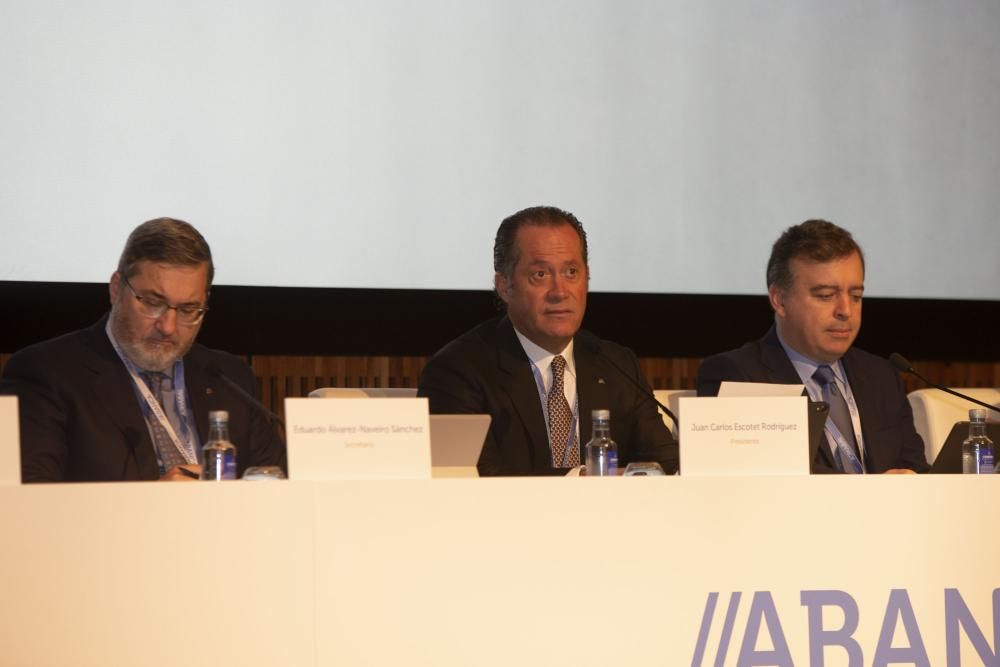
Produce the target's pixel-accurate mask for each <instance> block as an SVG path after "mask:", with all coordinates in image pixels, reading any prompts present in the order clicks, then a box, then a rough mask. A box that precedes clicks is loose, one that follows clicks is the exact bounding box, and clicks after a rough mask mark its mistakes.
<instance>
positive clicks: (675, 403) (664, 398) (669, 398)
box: [653, 389, 698, 438]
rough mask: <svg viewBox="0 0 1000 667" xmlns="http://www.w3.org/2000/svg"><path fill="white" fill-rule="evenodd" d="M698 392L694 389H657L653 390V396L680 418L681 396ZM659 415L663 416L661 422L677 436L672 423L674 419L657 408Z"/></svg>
mask: <svg viewBox="0 0 1000 667" xmlns="http://www.w3.org/2000/svg"><path fill="white" fill-rule="evenodd" d="M697 395H698V392H697V391H695V390H694V389H657V390H656V391H654V392H653V396H655V397H656V400H658V401H659V402H660V403H663V404H664V405H665V406H667V407H668V408H670V411H671V412H673V413H674V414H675V415H677V418H678V419H680V418H681V397H682V396H697ZM657 411H658V412H659V413H660V416H661V417H663V423H664V424H666V425H667V428H669V429H670V432H671V433H672V434H673V435H674V437H675V438H676V437H677V426H676V424H674V420H673V419H671V418H670V417H668V416H667V415H666V414H665V413H664V412H663V410H660V409H659V408H657Z"/></svg>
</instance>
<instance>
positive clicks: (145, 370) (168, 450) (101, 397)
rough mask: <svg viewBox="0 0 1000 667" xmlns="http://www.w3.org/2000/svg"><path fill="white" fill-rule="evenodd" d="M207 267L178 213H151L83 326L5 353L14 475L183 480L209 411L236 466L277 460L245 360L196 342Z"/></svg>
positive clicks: (198, 460)
mask: <svg viewBox="0 0 1000 667" xmlns="http://www.w3.org/2000/svg"><path fill="white" fill-rule="evenodd" d="M213 277H214V266H213V263H212V254H211V250H210V249H209V247H208V244H207V243H206V242H205V239H204V238H203V237H202V236H201V234H199V233H198V231H197V230H196V229H195V228H194V227H192V226H191V225H189V224H188V223H186V222H183V221H181V220H174V219H171V218H159V219H156V220H150V221H148V222H145V223H143V224H141V225H139V226H138V227H137V228H136V229H135V230H134V231H133V232H132V234H131V235H130V236H129V238H128V241H127V242H126V244H125V249H124V251H123V252H122V255H121V258H120V260H119V262H118V269H117V270H116V271H115V272H114V273H113V274H112V276H111V281H110V296H111V312H110V314H109V315H107V316H105V317H103V318H101V320H100V321H99V322H97V323H96V324H94V325H93V326H91V327H89V328H87V329H82V330H80V331H76V332H73V333H70V334H67V335H64V336H61V337H59V338H55V339H53V340H49V341H46V342H43V343H38V344H36V345H32V346H30V347H27V348H25V349H23V350H21V351H20V352H18V353H17V354H15V355H14V356H12V357H11V358H10V360H9V361H8V362H7V364H6V365H5V367H4V370H3V378H2V381H0V393H8V394H16V395H17V396H18V397H19V404H20V421H21V477H22V481H24V482H59V481H116V480H138V479H144V480H156V479H162V480H171V481H172V480H190V479H197V478H198V476H199V474H200V472H201V464H202V462H203V461H202V453H201V447H202V445H203V444H204V443H205V442H206V439H207V436H208V413H209V411H211V410H227V411H228V412H229V429H230V437H231V439H232V440H233V443H234V444H235V445H236V447H237V467H238V471H239V473H242V471H243V470H244V469H245V468H247V467H248V466H254V465H280V466H284V462H285V448H284V444H283V443H282V441H281V439H280V438H278V437H277V436H276V435H275V433H274V431H273V429H272V427H271V424H270V421H269V419H268V417H267V416H265V415H264V414H262V412H261V411H260V410H259V409H258V408H257V407H255V406H253V405H251V404H249V403H248V402H247V401H246V400H245V399H244V398H243V397H241V396H238V395H237V393H236V392H235V391H234V390H233V388H232V387H230V386H228V385H227V384H226V382H225V381H224V380H223V377H222V376H225V377H226V378H229V379H230V380H232V381H234V382H236V383H237V384H238V385H239V386H241V387H242V388H243V389H245V390H246V391H248V392H250V393H251V394H253V393H254V392H255V391H256V382H255V380H254V376H253V372H252V371H251V370H250V368H249V367H248V366H247V365H246V364H245V363H244V362H243V361H241V360H239V359H238V358H237V357H234V356H232V355H230V354H227V353H225V352H220V351H217V350H209V349H207V348H205V347H203V346H201V345H198V344H197V343H195V342H194V341H195V337H196V336H197V335H198V330H199V329H200V328H201V324H202V321H203V319H204V316H205V313H206V312H207V310H208V306H207V303H208V294H209V289H210V287H211V284H212V278H213Z"/></svg>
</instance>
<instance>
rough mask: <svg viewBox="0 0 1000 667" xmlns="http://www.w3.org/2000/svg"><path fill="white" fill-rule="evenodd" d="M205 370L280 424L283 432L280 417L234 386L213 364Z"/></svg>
mask: <svg viewBox="0 0 1000 667" xmlns="http://www.w3.org/2000/svg"><path fill="white" fill-rule="evenodd" d="M205 370H206V371H207V372H208V374H209V375H211V376H212V377H214V378H217V379H219V380H222V381H223V382H224V383H225V384H226V386H227V387H229V388H230V389H232V390H233V391H235V392H236V394H237V395H238V396H239V397H240V398H242V399H243V400H244V401H246V402H247V403H249V404H250V405H252V406H254V407H255V408H257V409H258V410H260V411H261V412H263V413H264V414H265V415H267V418H268V419H270V420H271V421H272V422H277V423H278V424H281V430H283V431H284V430H285V422H284V421H282V419H281V417H279V416H278V415H276V414H274V413H273V412H271V411H270V410H268V409H267V406H266V405H264V404H263V403H261V402H260V401H259V400H257V398H256V397H255V396H253V395H252V394H251V393H250V392H248V391H247V390H246V389H244V388H243V387H241V386H240V385H238V384H236V383H235V382H234V381H233V380H231V379H230V378H229V376H228V375H226V374H225V373H223V372H222V369H221V368H219V367H218V366H216V365H215V364H209V365H208V366H206V367H205Z"/></svg>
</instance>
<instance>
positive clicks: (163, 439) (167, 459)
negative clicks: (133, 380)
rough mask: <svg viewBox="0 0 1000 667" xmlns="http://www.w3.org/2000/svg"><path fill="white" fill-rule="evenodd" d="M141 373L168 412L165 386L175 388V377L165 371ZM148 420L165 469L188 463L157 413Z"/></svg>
mask: <svg viewBox="0 0 1000 667" xmlns="http://www.w3.org/2000/svg"><path fill="white" fill-rule="evenodd" d="M139 375H141V376H142V379H143V380H144V381H145V382H146V385H147V386H148V387H149V391H150V393H152V394H153V397H154V398H156V402H157V403H159V404H160V407H161V408H163V410H164V414H166V408H165V406H164V405H163V390H164V387H166V389H167V390H168V391H169V390H172V389H173V378H171V377H170V376H169V375H167V374H165V373H159V372H156V371H143V372H142V373H140V374H139ZM148 422H149V428H150V432H151V434H152V436H153V444H154V445H156V451H157V452H159V454H160V460H161V461H163V468H164V471H167V470H170V469H171V468H173V467H174V466H179V465H182V464H184V463H187V459H185V458H184V455H183V454H182V453H181V452H180V451H178V450H177V446H176V445H174V441H173V439H171V437H170V434H169V433H167V429H165V428H164V427H163V424H161V423H160V420H159V419H157V418H156V415H154V414H150V415H149V418H148Z"/></svg>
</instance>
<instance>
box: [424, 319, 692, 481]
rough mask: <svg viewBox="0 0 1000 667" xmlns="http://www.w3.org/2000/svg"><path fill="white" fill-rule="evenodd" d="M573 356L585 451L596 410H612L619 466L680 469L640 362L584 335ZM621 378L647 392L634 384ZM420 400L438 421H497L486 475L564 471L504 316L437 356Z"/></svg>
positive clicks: (483, 459)
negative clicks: (467, 417) (454, 417)
mask: <svg viewBox="0 0 1000 667" xmlns="http://www.w3.org/2000/svg"><path fill="white" fill-rule="evenodd" d="M573 356H574V359H575V362H576V374H577V396H578V399H579V413H580V446H581V448H582V447H583V445H584V444H585V443H586V442H587V441H588V440H590V435H591V429H592V423H591V419H590V413H591V411H592V410H597V409H605V408H606V409H609V410H610V411H611V437H612V439H614V440H615V442H616V443H617V444H618V460H619V465H621V466H625V465H627V464H628V463H630V462H633V461H657V462H658V463H660V465H662V466H663V468H664V470H665V471H667V472H668V473H671V472H674V471H675V470H677V445H676V444H675V443H674V440H673V438H672V437H671V435H670V431H669V430H667V428H666V426H664V424H663V420H662V418H661V417H660V415H659V413H658V412H657V410H656V406H655V404H654V403H653V402H652V400H651V399H650V396H651V394H652V391H651V390H650V389H649V387H648V385H647V384H646V380H645V379H644V378H643V376H642V373H641V372H640V370H639V362H638V360H637V359H636V357H635V355H634V354H633V353H632V352H631V351H630V350H628V349H627V348H624V347H622V346H620V345H616V344H614V343H609V342H607V341H601V340H600V339H599V338H597V337H596V336H594V335H593V334H591V333H588V332H585V331H580V332H578V333H577V335H576V337H575V339H574V344H573ZM611 362H613V363H614V364H615V365H616V366H617V367H618V368H620V369H621V371H619V370H616V369H615V368H614V367H612V365H611ZM623 372H624V373H627V374H628V375H630V376H631V377H632V378H633V379H634V380H635V381H636V382H637V383H639V385H640V386H642V387H644V388H645V389H643V390H640V389H639V388H638V387H636V386H634V385H633V384H631V383H629V382H628V381H627V380H626V379H625V378H623V377H622V373H623ZM419 395H420V396H426V397H427V398H428V399H429V401H430V411H431V412H432V413H435V414H449V413H487V414H489V415H490V416H491V417H492V418H493V421H492V423H491V424H490V430H489V433H488V434H487V436H486V444H485V445H484V447H483V453H482V455H481V456H480V458H479V472H480V474H481V475H546V474H560V473H564V472H565V470H561V469H554V468H553V467H552V459H551V452H550V448H549V440H548V435H547V430H546V425H545V416H544V412H543V411H542V403H541V400H540V399H539V396H538V387H537V385H536V384H535V377H534V375H533V374H532V372H531V362H530V361H529V360H528V355H527V354H525V352H524V348H522V347H521V343H520V341H519V340H518V339H517V335H516V334H515V332H514V327H513V325H512V324H511V322H510V320H509V319H507V318H506V317H502V318H499V319H494V320H491V321H489V322H486V323H484V324H481V325H479V326H478V327H476V328H475V329H473V330H472V331H470V332H468V333H466V334H464V335H463V336H461V337H460V338H458V339H456V340H454V341H452V342H451V343H449V344H448V345H447V346H446V347H444V348H443V349H442V350H441V351H439V352H438V353H437V354H436V355H434V357H433V358H432V359H431V360H430V361H429V362H428V364H427V366H426V367H425V368H424V371H423V373H422V374H421V376H420V388H419ZM580 460H581V461H583V455H582V451H581V457H580Z"/></svg>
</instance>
